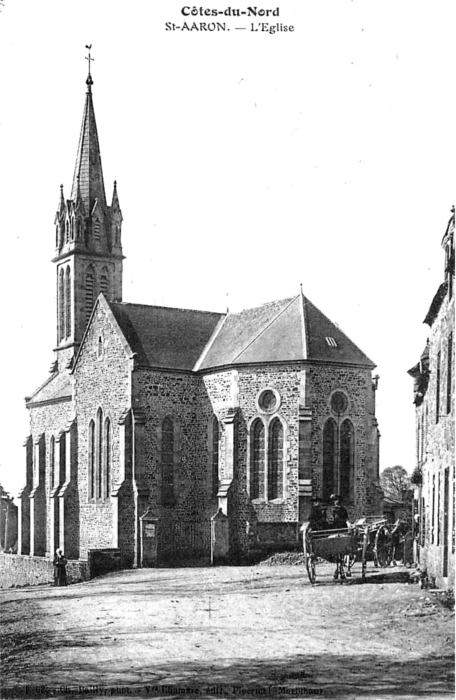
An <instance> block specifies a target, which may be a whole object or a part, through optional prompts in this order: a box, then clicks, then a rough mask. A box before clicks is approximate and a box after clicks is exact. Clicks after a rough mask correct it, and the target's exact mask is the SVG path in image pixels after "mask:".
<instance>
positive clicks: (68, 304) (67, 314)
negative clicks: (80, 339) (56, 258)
mask: <svg viewBox="0 0 456 700" xmlns="http://www.w3.org/2000/svg"><path fill="white" fill-rule="evenodd" d="M65 335H66V337H67V338H69V337H70V336H71V270H70V268H69V267H67V269H66V273H65Z"/></svg>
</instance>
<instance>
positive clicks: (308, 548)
mask: <svg viewBox="0 0 456 700" xmlns="http://www.w3.org/2000/svg"><path fill="white" fill-rule="evenodd" d="M303 544H304V556H305V558H306V568H307V576H308V577H309V581H310V583H311V584H312V585H313V584H314V583H315V580H316V578H317V576H316V572H315V554H314V553H313V551H312V536H311V531H310V528H307V530H306V531H305V533H304V537H303Z"/></svg>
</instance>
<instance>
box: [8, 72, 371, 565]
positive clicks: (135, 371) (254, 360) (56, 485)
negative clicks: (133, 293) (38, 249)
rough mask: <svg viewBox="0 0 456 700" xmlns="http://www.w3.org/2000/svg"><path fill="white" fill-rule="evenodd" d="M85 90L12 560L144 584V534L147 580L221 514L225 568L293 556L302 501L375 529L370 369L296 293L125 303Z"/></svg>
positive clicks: (60, 221)
mask: <svg viewBox="0 0 456 700" xmlns="http://www.w3.org/2000/svg"><path fill="white" fill-rule="evenodd" d="M92 84H93V81H92V78H91V76H90V74H89V76H88V78H87V94H86V99H85V106H84V114H83V122H82V128H81V135H80V141H79V146H78V152H77V159H76V167H75V173H74V179H73V184H72V191H71V196H70V199H68V200H66V199H65V197H64V195H63V187H62V188H61V193H60V198H59V204H58V209H57V214H56V218H55V256H54V259H53V263H54V265H55V274H56V300H57V303H56V316H57V346H56V349H55V362H54V364H53V365H52V367H51V372H50V375H49V377H48V378H47V380H46V381H45V382H44V383H43V384H42V386H41V387H39V389H38V390H37V391H35V392H34V393H33V394H32V395H31V396H30V397H28V398H27V399H26V404H27V408H28V410H29V412H30V426H31V430H30V436H29V437H28V438H27V440H26V442H25V452H26V486H25V488H24V489H23V490H22V492H21V495H20V507H19V552H20V553H21V554H30V555H33V556H42V557H49V556H50V555H52V553H53V551H54V550H55V549H56V548H57V546H60V547H61V548H62V549H63V550H64V551H65V553H66V555H67V557H69V558H72V559H80V560H86V559H87V558H88V557H89V554H90V552H93V551H97V550H104V549H108V550H109V549H113V550H116V551H118V552H119V553H120V557H121V561H122V565H123V566H140V565H141V564H144V562H145V557H144V551H143V549H142V547H143V544H144V542H143V535H144V531H143V524H144V518H145V517H146V516H147V517H149V518H150V519H151V520H153V526H152V527H150V528H149V529H148V530H147V533H148V535H149V536H151V537H153V538H155V549H154V552H155V554H154V559H153V563H154V564H159V565H160V564H164V563H170V562H174V563H179V562H182V561H184V560H188V559H200V560H207V559H209V557H210V555H211V521H212V520H213V516H214V515H215V514H217V513H220V514H221V516H223V517H224V519H225V521H226V524H227V541H228V547H229V552H228V554H229V557H230V559H231V560H235V559H236V558H242V557H244V556H247V555H248V553H249V551H250V549H251V548H252V546H254V547H255V548H258V547H259V548H261V547H265V548H271V547H272V548H276V549H277V548H281V547H286V546H291V545H295V544H296V543H297V542H298V540H299V527H300V524H301V523H302V522H303V521H304V520H306V518H307V517H308V514H309V510H310V503H311V499H312V497H314V496H316V495H319V496H320V497H323V498H325V499H327V498H329V495H330V494H331V493H332V492H340V493H341V495H342V497H343V499H344V501H345V503H346V505H347V507H348V510H349V512H350V514H351V515H352V517H355V516H359V515H361V514H370V513H373V512H376V511H378V510H379V507H380V504H379V490H378V485H377V482H378V473H379V432H378V427H377V421H376V417H375V391H376V388H377V386H376V381H373V379H372V370H373V368H374V366H375V365H374V363H373V362H372V361H371V360H370V359H369V358H368V357H367V356H366V355H365V354H364V353H363V352H362V351H361V350H360V349H359V348H358V347H357V346H356V345H355V344H354V343H353V342H352V341H351V340H350V339H349V338H348V337H347V336H346V335H345V334H344V333H343V332H342V331H341V330H340V329H339V328H338V327H337V326H336V325H335V324H334V323H332V322H331V321H330V320H329V319H328V318H327V317H326V316H325V315H324V314H323V313H322V312H321V311H320V310H319V309H318V308H317V307H316V306H315V305H314V304H312V303H311V302H310V301H309V300H308V299H307V298H306V297H305V296H304V294H303V292H302V290H300V291H299V292H298V293H296V294H295V295H293V296H290V297H289V298H287V299H281V300H278V301H273V302H270V303H267V304H264V305H262V306H260V307H258V308H254V309H248V310H245V311H241V312H239V313H228V312H227V313H213V312H206V311H195V310H188V309H175V308H166V307H159V306H147V305H143V304H129V303H125V302H123V301H122V261H123V253H122V213H121V209H120V205H119V198H118V194H117V187H116V184H115V183H114V190H113V196H112V200H111V204H110V205H108V204H107V200H106V194H105V188H104V181H103V172H102V167H101V157H100V148H99V141H98V134H97V127H96V121H95V113H94V107H93V96H92ZM212 546H214V542H212Z"/></svg>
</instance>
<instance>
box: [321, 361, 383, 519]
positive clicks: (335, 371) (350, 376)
mask: <svg viewBox="0 0 456 700" xmlns="http://www.w3.org/2000/svg"><path fill="white" fill-rule="evenodd" d="M308 387H309V391H308V405H309V406H310V408H311V410H312V482H313V486H314V489H315V493H316V494H318V495H320V496H322V479H323V427H324V424H325V422H326V421H327V420H328V418H333V419H334V420H336V422H337V421H339V422H340V421H342V420H345V419H346V418H348V419H349V421H350V422H351V423H352V425H353V427H354V433H355V465H354V467H355V475H354V477H355V482H354V500H353V501H352V502H351V503H348V504H345V505H346V506H347V509H348V512H349V516H350V518H351V519H355V518H357V517H359V516H361V515H372V514H374V512H373V511H374V510H375V508H376V507H377V505H376V500H375V497H374V489H371V488H370V484H371V483H372V482H375V481H376V480H377V479H378V470H379V465H378V459H377V455H378V451H377V449H376V448H375V446H374V449H372V445H371V443H372V440H373V439H374V440H375V438H377V440H378V436H377V430H376V425H377V424H376V421H375V416H374V400H373V388H372V377H371V372H370V370H366V369H363V368H356V367H343V366H341V367H337V366H334V367H325V366H321V365H313V366H310V367H309V372H308ZM335 391H342V392H343V393H345V394H346V396H347V398H348V407H347V410H346V411H345V412H344V413H343V414H342V415H341V416H340V417H338V416H336V415H335V414H334V413H333V412H332V411H331V405H330V400H331V395H332V394H333V392H335ZM374 421H375V422H374ZM373 428H374V429H375V432H374V438H373V437H372V432H373Z"/></svg>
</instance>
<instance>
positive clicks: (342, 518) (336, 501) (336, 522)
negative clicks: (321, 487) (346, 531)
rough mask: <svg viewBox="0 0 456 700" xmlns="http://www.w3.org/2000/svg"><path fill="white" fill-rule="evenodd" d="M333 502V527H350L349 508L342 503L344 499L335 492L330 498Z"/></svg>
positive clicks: (337, 528)
mask: <svg viewBox="0 0 456 700" xmlns="http://www.w3.org/2000/svg"><path fill="white" fill-rule="evenodd" d="M330 501H331V503H332V509H331V514H332V519H333V524H332V528H333V529H334V530H340V529H342V528H345V527H348V512H347V509H346V508H345V507H344V506H343V505H342V499H341V497H340V496H336V495H335V494H333V495H332V496H331V498H330Z"/></svg>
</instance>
